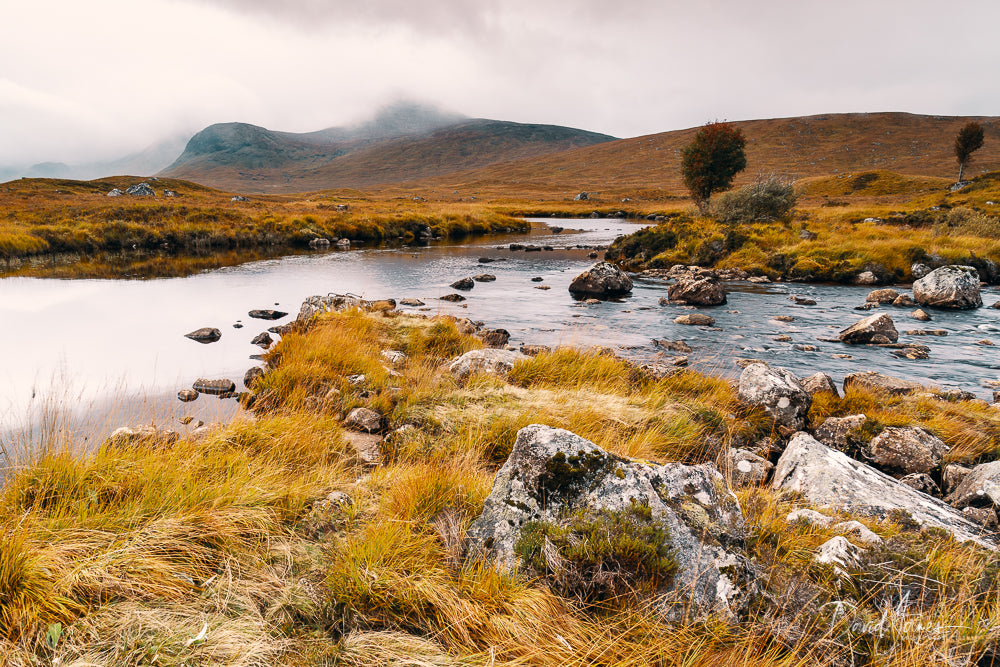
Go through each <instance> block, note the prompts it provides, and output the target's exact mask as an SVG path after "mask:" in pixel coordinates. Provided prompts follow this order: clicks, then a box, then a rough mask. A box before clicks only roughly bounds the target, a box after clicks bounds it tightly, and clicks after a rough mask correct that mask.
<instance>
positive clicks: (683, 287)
mask: <svg viewBox="0 0 1000 667" xmlns="http://www.w3.org/2000/svg"><path fill="white" fill-rule="evenodd" d="M667 296H669V297H670V300H671V301H681V302H684V303H687V304H690V305H692V306H718V305H721V304H724V303H725V302H726V290H724V289H723V288H722V283H720V282H719V279H718V278H716V277H715V275H695V276H692V277H690V278H687V277H685V278H678V279H677V282H676V283H674V284H673V285H671V286H670V287H668V288H667Z"/></svg>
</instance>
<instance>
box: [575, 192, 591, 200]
mask: <svg viewBox="0 0 1000 667" xmlns="http://www.w3.org/2000/svg"><path fill="white" fill-rule="evenodd" d="M588 199H590V195H588V194H587V193H586V192H581V193H580V194H578V195H577V196H575V197H573V201H586V200H588Z"/></svg>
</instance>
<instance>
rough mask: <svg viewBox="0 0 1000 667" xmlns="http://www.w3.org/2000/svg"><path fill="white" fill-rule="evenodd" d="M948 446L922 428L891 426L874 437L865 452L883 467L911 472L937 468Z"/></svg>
mask: <svg viewBox="0 0 1000 667" xmlns="http://www.w3.org/2000/svg"><path fill="white" fill-rule="evenodd" d="M949 449H951V448H950V447H948V445H946V444H944V442H942V441H941V440H939V439H938V438H936V437H934V436H933V435H931V434H930V433H928V432H927V431H925V430H924V429H922V428H918V427H913V426H903V427H899V426H890V427H888V428H885V429H883V430H882V432H881V433H879V434H878V435H877V436H875V437H874V438H872V440H871V442H869V443H868V446H867V447H865V455H866V456H867V457H868V459H869V460H870V461H871V462H872V463H873V464H875V465H876V466H878V467H879V468H881V469H882V470H887V471H891V472H895V473H900V474H903V475H909V474H911V473H929V472H932V471H934V470H937V469H938V468H939V467H940V466H941V460H942V458H943V457H944V455H945V454H947V453H948V450H949Z"/></svg>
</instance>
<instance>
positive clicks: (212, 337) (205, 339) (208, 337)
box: [184, 327, 222, 345]
mask: <svg viewBox="0 0 1000 667" xmlns="http://www.w3.org/2000/svg"><path fill="white" fill-rule="evenodd" d="M184 337H185V338H190V339H191V340H196V341H198V342H199V343H202V344H205V345H207V344H208V343H214V342H215V341H217V340H219V339H220V338H222V332H221V331H219V330H218V329H216V328H215V327H202V328H200V329H195V330H194V331H192V332H191V333H186V334H184Z"/></svg>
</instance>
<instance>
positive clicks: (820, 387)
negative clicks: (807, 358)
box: [800, 373, 840, 398]
mask: <svg viewBox="0 0 1000 667" xmlns="http://www.w3.org/2000/svg"><path fill="white" fill-rule="evenodd" d="M800 384H801V385H802V388H803V389H805V390H806V391H808V392H809V394H810V395H811V396H815V395H816V394H833V395H834V396H836V397H837V398H840V392H839V391H838V390H837V385H836V383H835V382H834V381H833V378H832V377H830V376H829V375H827V374H826V373H813V374H812V375H810V376H809V377H806V378H803V379H802V381H801V383H800Z"/></svg>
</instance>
